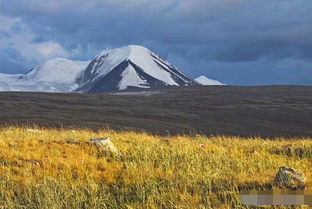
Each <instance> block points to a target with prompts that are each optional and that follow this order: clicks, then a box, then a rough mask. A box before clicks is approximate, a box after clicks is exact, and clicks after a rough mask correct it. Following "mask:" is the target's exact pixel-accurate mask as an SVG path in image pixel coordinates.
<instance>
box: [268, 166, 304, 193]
mask: <svg viewBox="0 0 312 209" xmlns="http://www.w3.org/2000/svg"><path fill="white" fill-rule="evenodd" d="M274 184H275V185H276V186H278V187H280V188H287V189H292V190H298V189H300V190H304V189H305V187H306V176H305V175H304V173H302V172H300V171H298V170H296V169H294V168H287V167H280V168H279V171H278V173H277V174H276V176H275V178H274Z"/></svg>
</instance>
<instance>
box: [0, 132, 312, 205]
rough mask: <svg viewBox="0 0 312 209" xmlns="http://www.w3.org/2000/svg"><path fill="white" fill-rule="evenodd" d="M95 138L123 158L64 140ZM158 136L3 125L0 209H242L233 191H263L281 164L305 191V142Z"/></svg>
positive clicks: (308, 154)
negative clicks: (295, 173) (298, 175)
mask: <svg viewBox="0 0 312 209" xmlns="http://www.w3.org/2000/svg"><path fill="white" fill-rule="evenodd" d="M102 136H109V137H110V138H111V139H112V140H113V143H114V144H115V145H116V147H117V148H118V149H119V150H120V151H121V153H122V156H114V155H110V154H108V153H102V152H101V151H100V150H98V149H97V148H96V147H93V146H90V145H88V144H86V143H82V144H80V145H77V144H68V143H66V142H65V139H66V138H73V139H77V140H81V141H84V142H86V141H87V140H88V139H89V138H91V137H102ZM163 139H164V137H160V136H152V135H149V134H147V133H137V132H115V131H111V130H102V131H91V130H87V129H86V130H53V129H39V130H28V129H26V128H18V127H10V128H2V129H0V190H1V192H0V208H1V207H4V208H49V209H52V208H247V207H246V206H244V205H242V204H241V203H240V201H239V195H238V194H239V191H238V189H239V188H248V189H252V188H255V189H258V190H259V189H265V188H266V187H267V186H268V185H269V184H270V182H271V181H272V179H273V177H274V175H275V174H276V172H277V170H278V168H279V167H280V166H288V167H293V168H296V169H298V170H300V171H302V172H304V173H305V174H306V175H307V177H308V180H310V181H308V186H312V182H311V179H312V170H311V167H312V161H311V158H312V141H311V139H303V138H302V139H291V140H289V139H288V140H286V139H275V140H263V139H260V138H251V139H242V138H237V137H221V136H220V137H205V136H174V137H172V136H168V137H166V139H168V140H163ZM290 144H291V145H292V146H291V147H289V145H290ZM276 208H287V207H276Z"/></svg>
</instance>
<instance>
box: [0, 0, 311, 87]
mask: <svg viewBox="0 0 312 209" xmlns="http://www.w3.org/2000/svg"><path fill="white" fill-rule="evenodd" d="M310 11H312V3H311V1H310V0H296V1H293V0H283V1H281V0H178V1H177V0H167V1H152V0H101V1H100V0H89V1H82V0H75V1H74V0H59V1H55V0H2V1H1V0H0V14H2V15H8V16H11V17H19V18H21V20H22V21H23V22H24V23H25V24H26V25H27V26H28V27H29V28H30V29H31V31H32V32H33V33H34V36H35V37H34V39H33V42H34V43H41V42H47V41H51V40H52V41H56V42H58V43H60V44H61V45H62V46H63V47H65V49H67V50H69V51H71V50H74V51H75V52H76V53H75V54H74V55H73V57H74V58H90V56H92V55H93V54H94V53H96V52H97V51H99V50H101V49H103V48H106V47H116V46H122V45H126V44H142V45H145V46H146V47H148V48H151V49H152V50H154V51H156V52H158V53H160V54H161V55H162V56H164V57H165V58H168V59H169V60H170V61H172V62H174V64H176V65H177V66H179V67H181V68H183V69H184V70H185V71H186V72H188V73H189V74H191V75H194V76H195V75H200V74H206V75H208V76H209V75H212V76H214V78H216V79H219V80H221V81H223V82H227V83H235V84H236V83H241V84H244V83H248V82H250V81H251V80H250V77H257V76H266V75H267V76H268V75H275V74H276V75H277V76H273V77H272V76H271V77H270V78H265V79H267V82H265V83H269V82H270V81H271V79H272V78H274V80H272V83H279V82H285V83H287V82H290V83H291V82H292V81H293V80H294V79H292V78H291V77H289V76H286V74H287V72H288V73H296V72H298V74H296V76H293V77H301V78H302V79H306V74H308V75H310V71H311V70H310V69H309V68H310V67H311V65H309V62H310V61H311V57H312V27H311V22H312V13H311V12H310ZM259 63H261V64H262V65H263V67H261V66H259ZM277 63H279V64H280V66H281V65H282V63H288V64H289V66H292V68H298V67H296V66H300V70H299V69H298V70H297V71H295V70H291V69H289V67H280V66H278V67H277V66H276V64H277ZM299 63H305V64H301V65H300V64H299ZM229 66H231V67H229ZM229 68H230V69H231V70H229ZM287 69H288V71H287ZM272 71H273V72H274V73H275V74H274V73H273V72H272ZM285 71H286V73H285ZM221 72H222V73H221ZM238 72H239V74H240V78H241V79H236V80H235V79H234V77H235V76H233V75H237V73H238ZM305 73H306V74H305ZM231 79H232V80H231ZM252 80H253V82H252V83H255V84H256V83H261V82H262V81H263V79H262V80H260V78H258V79H257V78H255V79H252ZM295 80H296V82H300V78H296V79H295ZM309 82H310V84H312V78H311V80H310V81H308V82H306V81H305V82H304V83H305V84H306V83H309Z"/></svg>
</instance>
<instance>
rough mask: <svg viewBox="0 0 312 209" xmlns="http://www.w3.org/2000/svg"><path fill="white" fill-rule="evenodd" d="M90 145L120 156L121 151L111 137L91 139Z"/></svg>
mask: <svg viewBox="0 0 312 209" xmlns="http://www.w3.org/2000/svg"><path fill="white" fill-rule="evenodd" d="M88 143H89V144H93V145H95V146H97V147H98V148H99V149H101V150H103V151H106V152H107V151H108V152H111V153H113V154H117V155H120V152H119V150H118V149H117V148H116V147H115V145H114V144H113V142H112V140H111V139H110V138H109V137H103V138H91V139H89V141H88Z"/></svg>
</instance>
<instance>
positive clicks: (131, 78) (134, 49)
mask: <svg viewBox="0 0 312 209" xmlns="http://www.w3.org/2000/svg"><path fill="white" fill-rule="evenodd" d="M104 78H105V79H104ZM108 78H110V79H108ZM100 80H102V81H101V82H100ZM104 80H105V82H104ZM96 81H98V82H100V83H101V85H100V84H96V85H95V83H94V82H96ZM113 81H114V82H113ZM110 82H113V84H111V85H109V86H107V83H110ZM79 84H80V85H81V88H80V89H79V90H78V91H84V92H85V91H95V92H96V91H104V90H107V91H108V90H121V89H126V88H128V87H129V88H130V87H138V88H150V87H153V86H188V85H198V84H197V83H196V82H194V81H193V80H192V79H191V78H189V77H188V76H187V75H186V74H184V73H183V72H181V71H180V70H178V69H177V68H176V67H174V66H173V65H172V64H170V63H169V62H168V61H166V60H164V59H162V58H161V57H160V56H159V55H157V54H156V53H153V52H152V51H150V50H149V49H147V48H145V47H143V46H138V45H129V46H125V47H121V48H116V49H111V50H104V51H102V52H100V53H99V54H98V55H97V56H96V57H95V58H94V59H93V60H92V61H91V63H90V64H89V66H88V67H87V69H86V71H85V73H84V74H83V75H82V76H81V78H80V79H79ZM95 86H96V87H95ZM104 86H105V89H104ZM94 89H97V90H94ZM99 89H101V90H99Z"/></svg>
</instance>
